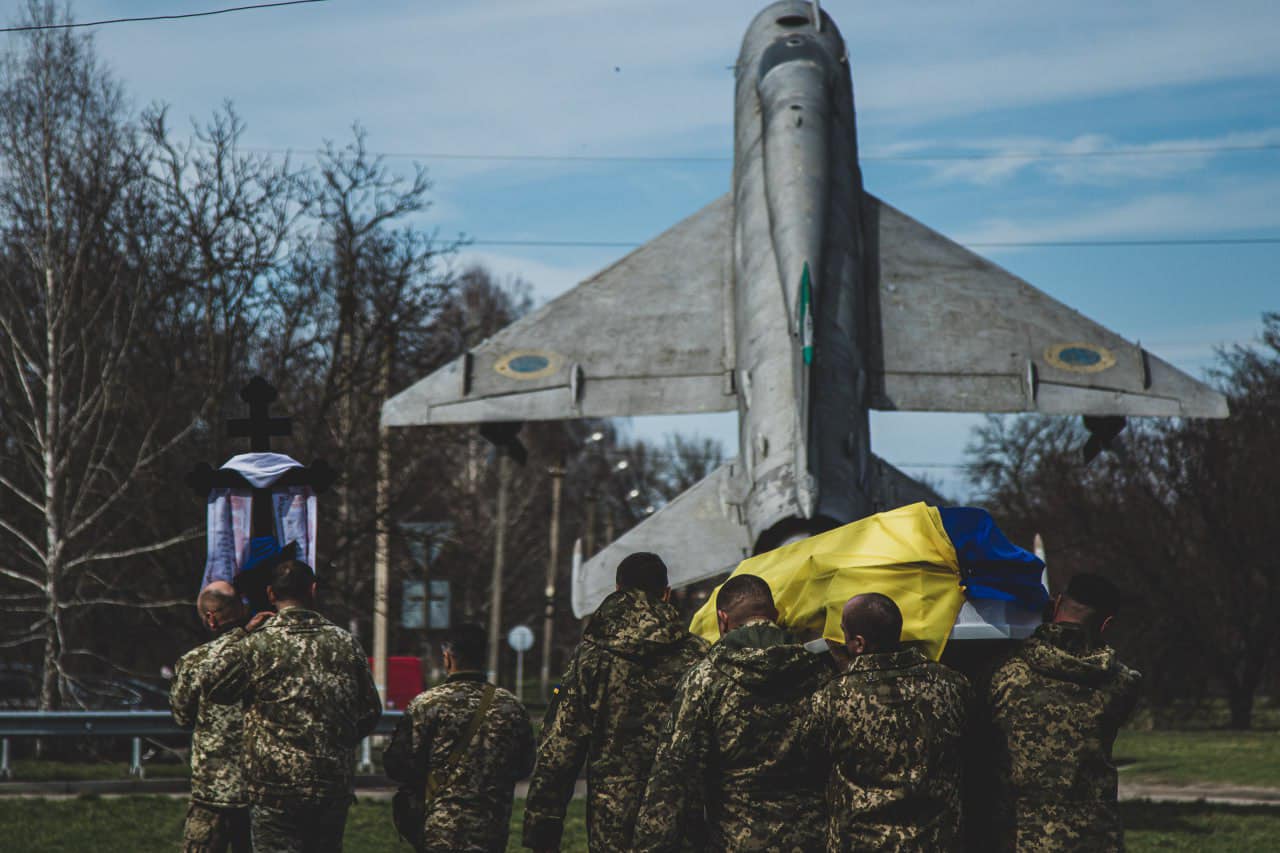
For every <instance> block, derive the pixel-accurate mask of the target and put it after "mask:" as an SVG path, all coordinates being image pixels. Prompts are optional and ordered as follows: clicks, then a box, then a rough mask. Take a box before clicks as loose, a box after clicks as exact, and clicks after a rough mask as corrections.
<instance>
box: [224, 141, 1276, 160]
mask: <svg viewBox="0 0 1280 853" xmlns="http://www.w3.org/2000/svg"><path fill="white" fill-rule="evenodd" d="M242 150H244V151H246V152H250V153H257V154H290V153H294V152H297V151H311V152H312V153H317V154H318V153H321V151H322V149H302V148H292V149H291V148H277V147H256V146H250V147H246V148H244V149H242ZM1244 151H1280V143H1258V144H1253V145H1194V146H1183V145H1179V146H1172V145H1171V146H1168V147H1155V148H1112V149H1110V150H1105V151H1023V152H1009V151H1001V152H972V153H959V152H955V153H940V154H875V153H871V154H863V155H861V156H860V157H859V158H858V159H859V160H862V161H875V162H903V163H928V162H950V161H964V160H1074V159H1079V158H1106V157H1171V156H1178V155H1186V154H1230V153H1238V152H1244ZM369 153H370V154H373V155H374V156H376V157H386V158H389V159H397V160H399V159H403V160H457V161H473V162H482V163H483V162H496V163H500V162H508V163H729V162H731V161H732V160H733V158H732V157H729V156H727V155H708V156H700V155H687V156H686V155H670V156H667V155H642V154H634V155H633V154H501V153H499V154H475V153H464V152H456V151H417V152H414V151H371V152H369Z"/></svg>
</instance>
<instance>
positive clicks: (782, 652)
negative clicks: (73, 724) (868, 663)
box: [635, 575, 831, 853]
mask: <svg viewBox="0 0 1280 853" xmlns="http://www.w3.org/2000/svg"><path fill="white" fill-rule="evenodd" d="M777 617H778V614H777V610H776V609H775V608H774V605H773V596H772V593H771V592H770V590H769V585H768V584H767V583H766V582H765V581H763V580H761V579H760V578H758V577H755V576H753V575H738V576H736V577H732V578H730V579H729V580H728V581H726V582H725V584H724V586H722V587H721V588H720V591H719V592H718V593H717V596H716V618H717V620H718V622H719V626H720V634H721V636H720V642H718V643H716V645H714V646H713V647H712V648H711V651H710V653H709V654H708V655H707V657H706V658H705V659H704V660H702V661H700V662H699V663H697V664H696V665H695V666H694V667H693V669H691V670H690V671H689V673H688V675H686V676H685V677H684V679H683V680H682V681H681V682H680V685H679V686H678V687H677V690H676V698H675V701H674V703H673V705H672V711H671V716H670V717H669V718H668V721H667V725H666V727H665V728H664V731H663V738H662V742H661V745H660V746H659V747H658V753H657V755H656V756H655V758H654V761H653V772H652V775H651V776H650V779H649V785H648V788H647V789H646V792H645V798H644V804H643V806H642V807H641V809H640V816H639V818H638V819H637V821H636V834H635V849H636V850H641V851H652V853H656V852H657V851H675V850H679V849H681V848H682V844H684V843H686V840H687V842H688V843H691V844H692V845H693V847H694V849H702V850H707V851H710V853H719V851H746V850H761V851H764V850H768V851H784V853H789V851H797V852H798V853H810V851H813V850H819V849H821V848H822V846H823V845H824V844H825V841H826V827H827V818H826V808H825V805H824V796H823V795H824V788H825V782H826V775H825V773H824V772H822V770H821V769H820V767H821V764H820V763H819V765H818V766H817V767H815V764H814V759H815V756H814V754H813V751H812V749H811V748H810V746H809V741H810V740H811V734H810V733H811V729H812V722H811V720H812V717H811V714H810V713H809V709H810V705H811V703H812V701H813V696H814V693H815V692H816V691H817V690H819V689H820V688H821V687H822V685H823V684H824V683H826V681H828V680H829V678H830V675H831V673H830V665H829V663H828V660H827V659H828V656H827V655H815V654H812V653H810V652H808V651H806V650H805V648H804V646H801V645H798V644H796V643H795V642H794V641H793V638H792V637H791V635H790V634H788V633H787V632H786V631H785V630H783V629H782V628H781V627H779V626H778V625H777V623H776V620H777Z"/></svg>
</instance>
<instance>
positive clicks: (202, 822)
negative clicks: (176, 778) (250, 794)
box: [182, 802, 253, 853]
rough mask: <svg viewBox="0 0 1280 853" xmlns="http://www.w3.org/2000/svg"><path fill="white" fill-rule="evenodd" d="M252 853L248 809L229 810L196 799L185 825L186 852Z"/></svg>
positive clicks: (183, 849)
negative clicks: (196, 801)
mask: <svg viewBox="0 0 1280 853" xmlns="http://www.w3.org/2000/svg"><path fill="white" fill-rule="evenodd" d="M228 850H230V851H231V853H252V850H253V845H252V844H250V842H249V809H248V808H239V809H228V808H216V807H214V806H206V805H203V804H202V803H195V802H193V803H192V804H191V805H190V806H189V807H188V808H187V819H186V821H185V822H183V824H182V851H183V853H227V851H228Z"/></svg>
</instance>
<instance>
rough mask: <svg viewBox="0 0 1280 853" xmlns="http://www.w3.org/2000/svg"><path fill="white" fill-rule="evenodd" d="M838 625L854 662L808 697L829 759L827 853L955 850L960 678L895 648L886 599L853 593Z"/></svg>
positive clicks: (893, 615)
mask: <svg viewBox="0 0 1280 853" xmlns="http://www.w3.org/2000/svg"><path fill="white" fill-rule="evenodd" d="M840 622H841V626H842V628H843V630H844V639H845V645H846V647H847V648H848V650H849V654H850V655H852V656H853V660H852V662H851V663H850V664H849V668H848V670H847V671H846V672H845V673H844V674H843V675H842V676H841V677H839V678H836V679H835V680H833V681H832V682H831V683H830V684H828V685H827V686H826V687H825V688H824V689H823V690H822V691H821V692H820V693H819V694H818V695H817V697H816V698H815V700H814V722H815V734H816V735H817V742H819V743H821V744H824V745H825V747H826V749H827V750H828V752H829V754H830V761H831V765H830V771H829V779H828V784H827V832H826V849H827V850H830V851H837V850H838V851H844V850H895V851H921V853H924V851H934V850H956V849H959V847H960V842H961V836H960V782H961V766H962V755H961V738H962V735H963V734H964V731H965V726H966V718H967V708H968V704H969V684H968V681H966V679H965V677H964V676H963V675H960V674H959V673H958V672H955V671H953V670H950V669H948V668H947V667H945V666H943V665H942V664H939V663H935V662H934V661H931V660H929V659H928V658H926V657H925V656H924V654H922V653H921V652H920V651H919V650H918V649H916V648H914V647H907V646H904V645H903V644H902V642H901V636H902V613H901V611H900V610H899V609H898V605H897V604H895V603H894V601H893V599H891V598H889V597H888V596H885V595H880V594H879V593H868V594H865V595H856V596H854V597H853V598H851V599H849V601H848V602H847V603H846V604H845V606H844V612H843V613H842V614H841V620H840Z"/></svg>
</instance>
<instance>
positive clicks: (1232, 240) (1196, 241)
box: [465, 237, 1280, 249]
mask: <svg viewBox="0 0 1280 853" xmlns="http://www.w3.org/2000/svg"><path fill="white" fill-rule="evenodd" d="M465 242H466V244H467V245H469V246H537V247H545V248H567V249H635V248H638V247H639V246H642V245H644V244H643V243H640V242H635V241H623V240H469V241H465ZM1277 244H1280V237H1178V238H1169V239H1151V240H994V241H982V242H977V243H964V244H963V245H964V246H967V247H969V248H974V249H1011V248H1039V249H1081V248H1088V249H1100V248H1110V247H1127V246H1272V245H1277Z"/></svg>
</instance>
